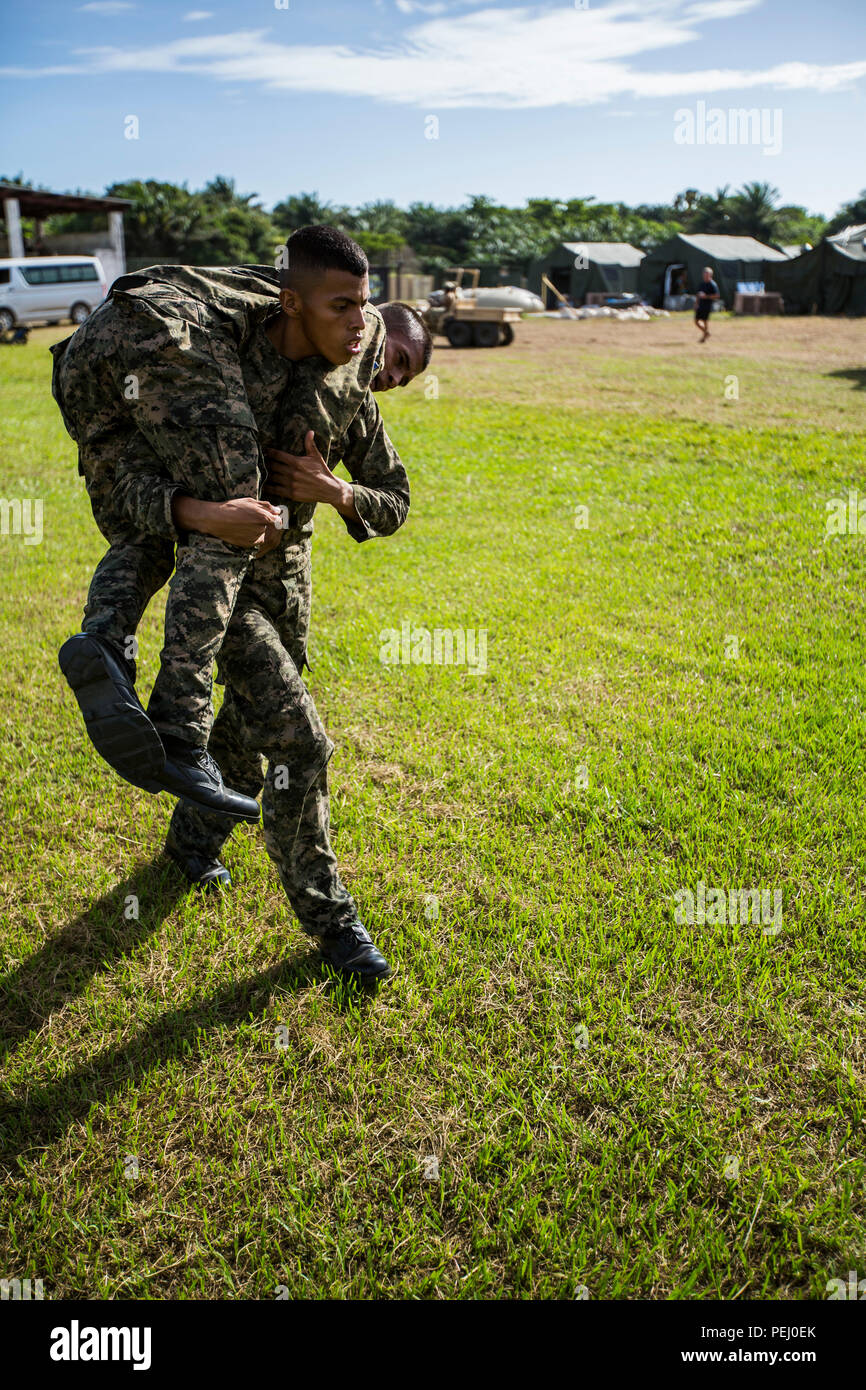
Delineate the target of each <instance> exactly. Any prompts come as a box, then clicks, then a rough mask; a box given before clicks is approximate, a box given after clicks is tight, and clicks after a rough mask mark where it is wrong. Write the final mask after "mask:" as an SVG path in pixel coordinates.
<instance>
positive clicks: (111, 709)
mask: <svg viewBox="0 0 866 1390" xmlns="http://www.w3.org/2000/svg"><path fill="white" fill-rule="evenodd" d="M58 661H59V663H60V669H61V671H62V672H63V674H64V676H65V677H66V680H67V683H68V685H69V687H70V689H71V690H72V693H73V695H74V696H75V698H76V700H77V701H78V708H79V709H80V710H81V715H82V718H83V719H84V726H85V728H86V730H87V734H88V737H89V738H90V741H91V743H92V744H93V746H94V748H95V749H96V751H97V753H98V754H99V755H100V757H101V758H103V759H104V760H105V762H107V763H108V765H109V766H110V767H113V768H114V771H115V772H117V773H119V774H120V776H121V777H123V778H124V779H125V780H126V781H127V782H131V783H132V785H133V786H135V787H141V788H143V790H144V791H149V792H159V791H162V790H163V788H162V785H161V783H160V782H159V780H158V779H159V774H160V773H161V772H162V770H163V768H164V766H165V749H164V748H163V746H162V741H161V740H160V737H159V734H158V733H157V732H156V729H155V728H154V727H153V725H152V724H151V722H150V720H149V719H148V717H147V715H146V714H145V712H144V710H143V709H142V708H141V706H140V705H137V704H133V703H132V701H131V700H130V697H129V693H128V692H127V691H125V690H124V689H123V688H122V687H121V686H119V685H117V684H116V683H115V681H114V679H113V678H112V676H111V674H110V673H109V670H108V667H107V664H106V660H105V654H104V653H103V651H102V648H101V646H100V644H99V643H98V642H97V641H95V640H94V639H93V638H90V639H88V637H87V634H86V633H85V634H84V635H83V636H77V637H72V638H70V639H69V640H68V641H67V642H64V644H63V646H62V647H61V648H60V652H59V655H58Z"/></svg>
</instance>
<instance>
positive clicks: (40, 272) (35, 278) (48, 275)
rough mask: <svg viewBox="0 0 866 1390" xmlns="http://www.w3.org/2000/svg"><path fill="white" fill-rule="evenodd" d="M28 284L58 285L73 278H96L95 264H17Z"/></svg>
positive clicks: (97, 277)
mask: <svg viewBox="0 0 866 1390" xmlns="http://www.w3.org/2000/svg"><path fill="white" fill-rule="evenodd" d="M18 269H19V270H20V271H21V274H22V275H23V276H24V279H25V280H26V281H27V283H28V285H59V284H67V283H68V282H69V281H72V280H75V281H78V280H98V279H99V276H98V275H97V273H96V266H95V265H19V267H18Z"/></svg>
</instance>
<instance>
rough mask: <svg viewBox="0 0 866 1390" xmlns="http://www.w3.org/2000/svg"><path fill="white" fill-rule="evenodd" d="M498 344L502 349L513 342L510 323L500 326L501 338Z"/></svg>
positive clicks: (512, 330)
mask: <svg viewBox="0 0 866 1390" xmlns="http://www.w3.org/2000/svg"><path fill="white" fill-rule="evenodd" d="M499 342H500V345H501V346H502V347H509V346H510V344H511V343H513V342H514V328H513V326H512V325H511V324H510V323H504V324H503V325H502V337H501V338H500V339H499Z"/></svg>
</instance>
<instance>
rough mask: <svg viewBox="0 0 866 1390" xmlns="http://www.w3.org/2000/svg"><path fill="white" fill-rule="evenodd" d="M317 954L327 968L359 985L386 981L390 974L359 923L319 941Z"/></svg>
mask: <svg viewBox="0 0 866 1390" xmlns="http://www.w3.org/2000/svg"><path fill="white" fill-rule="evenodd" d="M319 950H320V951H321V953H322V959H323V960H325V961H326V962H327V963H328V965H331V966H333V967H334V969H335V970H340V971H342V973H343V974H344V975H348V976H351V977H352V978H353V979H356V980H358V981H360V982H361V983H362V984H368V983H375V982H376V981H377V980H387V978H388V976H389V975H391V974H392V973H393V972H392V970H391V967H390V965H389V964H388V962H387V961H386V959H385V957H384V956H383V955H382V953H381V951H377V950H376V947H375V946H374V945H373V938H372V937H371V936H370V933H369V932H368V931H367V929H366V927H364V926H362V925H361V923H360V922H353V923H352V924H351V925H350V926H348V927H342V928H341V929H340V930H339V931H336V932H328V933H326V934H324V935H322V936H320V937H319Z"/></svg>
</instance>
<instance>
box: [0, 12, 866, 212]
mask: <svg viewBox="0 0 866 1390" xmlns="http://www.w3.org/2000/svg"><path fill="white" fill-rule="evenodd" d="M3 29H4V42H3V46H2V53H0V74H2V76H3V89H2V98H0V127H2V132H3V133H2V136H0V171H2V172H3V173H5V174H6V175H14V174H16V173H17V172H18V171H24V173H25V175H26V176H27V177H28V178H30V179H31V180H33V181H34V182H35V183H37V184H39V185H40V186H43V187H48V188H55V189H67V188H84V189H87V190H89V191H93V192H99V191H101V190H102V189H103V188H104V187H105V186H106V185H107V184H108V183H111V182H113V181H114V180H117V179H124V178H159V179H169V180H172V181H175V182H184V181H186V182H188V183H189V185H190V187H199V186H200V185H201V184H203V183H204V182H205V181H206V180H207V179H209V178H211V177H213V175H215V174H217V173H220V174H224V175H226V176H228V177H233V178H234V179H235V180H236V181H237V184H238V187H239V188H240V189H241V190H242V191H244V192H256V193H258V194H259V196H260V197H261V198H262V200H263V201H264V203H265V204H266V206H271V205H272V204H273V203H275V202H276V201H278V200H279V199H280V198H282V197H284V196H286V195H287V194H289V193H297V192H300V191H302V190H307V191H318V192H319V194H320V195H321V196H322V197H325V198H328V199H330V200H332V201H335V202H344V203H349V204H356V203H360V202H365V201H372V200H374V199H378V198H393V199H394V200H395V201H396V202H398V203H401V204H406V203H408V202H411V201H414V200H424V201H430V202H435V203H438V204H445V203H459V202H462V201H463V199H464V198H465V197H466V196H467V195H469V194H471V193H486V194H489V195H490V196H491V197H494V198H497V199H499V200H501V201H504V202H509V203H515V204H517V203H521V202H522V201H523V200H524V199H525V198H527V197H531V196H541V195H549V196H553V197H563V198H564V197H569V196H578V195H582V196H586V195H589V194H593V195H595V196H596V197H597V198H599V199H600V200H607V199H617V200H619V199H622V200H623V201H625V202H628V203H637V202H657V201H666V200H668V199H670V198H671V197H672V196H673V195H674V194H675V193H676V192H678V191H679V190H681V189H684V188H688V187H694V188H699V189H701V190H703V191H712V190H714V189H715V188H716V187H718V186H721V185H723V184H731V185H735V186H736V185H740V184H742V183H744V182H746V181H747V180H753V179H755V180H761V181H764V180H766V181H768V182H770V183H772V184H775V185H776V186H777V187H778V188H779V189H780V190H781V193H782V197H783V199H784V201H786V202H795V203H801V204H804V205H805V206H806V207H808V208H809V209H810V210H812V211H816V212H824V213H827V214H830V213H833V212H834V211H835V210H836V208H837V206H838V205H839V204H840V203H842V202H846V201H848V200H850V199H852V198H853V197H854V196H855V195H856V194H857V193H858V192H859V190H860V189H861V188H862V187H863V186H864V185H866V168H864V164H863V161H862V159H860V158H859V152H860V151H861V150H862V149H863V145H864V125H866V100H864V97H866V0H822V3H821V4H820V5H818V4H816V3H815V0H556V2H555V3H545V4H532V3H508V0H504V2H503V0H499V3H496V4H495V6H494V5H484V4H479V3H476V2H475V0H351V3H348V2H347V0H318V2H316V0H288V3H287V6H286V7H285V8H284V7H283V0H232V2H231V3H212V4H207V3H205V4H203V5H202V7H201V8H200V9H196V8H193V7H192V6H191V5H189V4H170V3H153V0H141V3H133V2H132V0H129V3H122V0H95V3H89V4H88V3H84V4H78V5H76V4H75V3H71V4H57V3H49V0H29V3H28V4H27V5H26V7H25V6H23V5H21V6H16V7H14V9H13V8H12V7H7V8H6V12H5V15H4V25H3ZM701 104H702V105H701ZM731 108H733V109H735V110H736V109H738V108H747V109H755V108H757V109H759V110H761V111H764V112H765V113H766V114H765V117H764V119H765V122H767V123H768V124H767V127H766V128H767V129H768V130H769V129H770V128H771V126H772V129H773V130H774V139H773V141H771V142H770V144H769V146H768V145H767V144H765V143H762V142H761V141H757V142H756V143H754V144H752V143H742V142H737V143H729V142H728V140H727V138H726V143H723V144H722V143H698V138H697V136H698V131H699V130H702V129H703V128H705V127H706V122H707V121H708V120H711V119H712V112H713V111H714V110H715V111H718V110H720V111H721V112H722V113H724V117H725V129H726V130H727V131H728V132H730V130H731V126H730V125H729V123H728V113H729V111H730V109H731ZM684 110H685V111H690V112H692V113H694V115H695V119H696V126H695V143H678V142H677V141H676V140H675V139H674V132H675V129H676V128H677V127H678V126H679V128H680V129H681V130H682V128H683V118H682V114H681V113H682V112H683V111H684ZM701 112H703V113H704V116H703V119H702V118H701V116H700V113H701ZM677 113H680V114H679V115H678V114H677ZM128 116H136V117H137V120H138V139H136V140H131V139H127V138H126V137H125V134H124V131H125V129H126V128H128V126H127V125H125V122H126V118H127V117H128ZM431 116H435V117H436V119H437V121H438V138H436V139H430V138H427V136H428V134H429V133H430V132H431V131H432V130H433V129H435V126H434V125H433V123H431V122H430V121H429V119H428V118H429V117H431ZM716 119H717V118H716ZM719 128H720V127H719V126H718V124H717V126H716V129H717V131H718V129H719ZM734 128H736V124H735V127H734ZM778 135H781V139H778V138H776V137H777V136H778ZM775 145H779V146H780V148H779V149H778V150H777V151H776V152H775V153H773V152H768V149H769V150H770V151H772V149H773V148H774V146H775Z"/></svg>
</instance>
